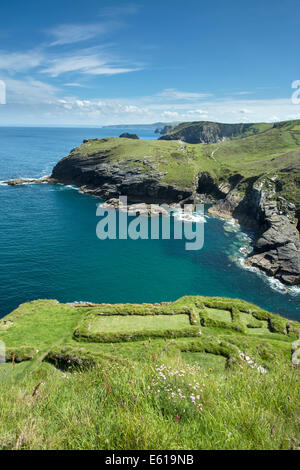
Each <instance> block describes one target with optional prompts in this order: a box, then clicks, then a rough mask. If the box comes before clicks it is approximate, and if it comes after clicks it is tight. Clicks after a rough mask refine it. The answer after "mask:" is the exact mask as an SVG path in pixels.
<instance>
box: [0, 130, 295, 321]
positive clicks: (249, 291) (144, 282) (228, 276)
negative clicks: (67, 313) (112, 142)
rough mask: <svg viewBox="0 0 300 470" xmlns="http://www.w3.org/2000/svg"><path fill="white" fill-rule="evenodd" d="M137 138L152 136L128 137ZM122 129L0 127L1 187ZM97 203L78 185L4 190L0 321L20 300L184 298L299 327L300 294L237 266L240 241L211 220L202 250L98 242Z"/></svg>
mask: <svg viewBox="0 0 300 470" xmlns="http://www.w3.org/2000/svg"><path fill="white" fill-rule="evenodd" d="M132 132H137V133H138V134H139V135H140V137H141V138H147V139H150V138H156V137H157V136H155V135H154V134H153V133H152V132H151V131H145V130H143V131H141V130H134V129H132ZM120 133H121V130H120V129H69V128H66V129H54V128H48V129H46V128H0V180H2V181H3V180H5V179H8V178H16V177H40V176H42V175H46V174H50V172H51V169H52V167H53V165H54V164H55V163H56V162H57V161H58V160H59V159H60V158H61V157H62V156H64V155H66V154H68V153H69V151H70V149H72V148H74V147H75V146H77V145H79V144H80V143H81V141H82V140H83V139H84V138H93V137H104V136H118V135H119V134H120ZM98 203H99V200H98V199H96V198H94V197H91V196H87V195H83V194H81V193H79V192H78V191H77V190H75V189H74V188H70V187H65V186H61V185H58V186H52V185H46V184H43V185H23V186H19V187H8V186H4V185H0V260H1V266H0V316H3V315H4V314H7V313H9V312H10V311H12V310H13V309H14V308H15V307H16V306H18V305H19V304H20V303H22V302H26V301H28V300H33V299H37V298H52V299H58V300H59V301H62V302H67V301H84V300H89V301H95V302H153V301H162V300H165V301H167V300H174V299H176V298H178V297H180V296H182V295H185V294H201V295H218V296H228V297H239V298H244V299H246V300H249V301H251V302H254V303H256V304H258V305H260V306H262V307H264V308H267V309H269V310H271V311H273V312H278V313H281V314H284V315H285V316H287V317H288V318H294V319H298V320H300V295H299V293H297V290H296V289H294V290H292V291H290V292H288V291H287V290H286V289H282V288H280V286H279V285H278V284H276V283H272V282H271V283H270V281H268V280H267V279H266V278H265V277H264V276H262V275H258V274H256V273H254V272H249V271H247V270H245V269H243V268H242V267H241V266H240V265H239V263H238V262H236V258H237V256H240V252H239V249H240V248H241V247H242V246H243V244H244V243H245V236H244V235H243V234H242V233H241V232H240V231H239V230H237V229H236V228H235V227H234V226H232V225H230V224H226V223H224V222H223V221H221V220H219V219H215V218H209V217H208V218H207V219H206V224H205V243H204V248H203V249H202V250H201V251H199V252H193V251H186V250H185V246H184V244H185V242H184V240H137V241H133V240H116V241H115V240H106V241H100V240H98V238H97V237H96V225H97V222H98V221H99V218H97V217H96V206H97V204H98Z"/></svg>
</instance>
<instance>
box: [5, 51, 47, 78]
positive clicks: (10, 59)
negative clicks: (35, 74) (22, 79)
mask: <svg viewBox="0 0 300 470" xmlns="http://www.w3.org/2000/svg"><path fill="white" fill-rule="evenodd" d="M42 62H43V54H42V53H41V52H37V51H28V52H12V53H7V52H5V51H0V70H5V71H6V72H8V73H16V72H26V71H27V70H30V69H33V68H36V67H38V66H39V65H40V64H41V63H42Z"/></svg>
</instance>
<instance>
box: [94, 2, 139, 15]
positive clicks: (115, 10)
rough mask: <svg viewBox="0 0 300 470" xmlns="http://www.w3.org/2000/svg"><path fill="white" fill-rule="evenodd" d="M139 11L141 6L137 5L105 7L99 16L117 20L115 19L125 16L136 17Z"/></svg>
mask: <svg viewBox="0 0 300 470" xmlns="http://www.w3.org/2000/svg"><path fill="white" fill-rule="evenodd" d="M139 9H140V6H139V5H137V4H135V3H131V4H128V5H122V6H121V5H119V6H112V7H105V8H102V9H101V11H100V13H99V16H102V17H108V18H115V17H119V16H125V15H134V14H135V13H137V12H138V10H139Z"/></svg>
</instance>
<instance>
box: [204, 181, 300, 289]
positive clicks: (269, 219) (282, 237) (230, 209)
mask: <svg viewBox="0 0 300 470" xmlns="http://www.w3.org/2000/svg"><path fill="white" fill-rule="evenodd" d="M279 197H280V196H279ZM279 202H281V207H279V204H278V195H277V193H276V178H267V177H262V178H259V179H258V180H257V181H255V182H254V183H253V184H251V183H250V182H249V187H248V188H247V191H246V193H242V192H239V191H238V190H236V189H235V190H233V191H230V192H229V193H228V195H227V196H226V198H225V199H223V200H221V201H220V202H218V203H217V204H215V205H214V206H212V207H211V208H210V209H209V212H210V213H211V214H212V215H217V216H220V217H223V218H231V217H234V218H235V219H237V220H238V221H239V222H240V223H241V224H242V225H243V226H248V227H251V228H252V229H254V230H255V234H256V237H255V242H254V246H253V251H252V253H250V255H249V257H248V258H247V259H246V264H248V265H249V266H253V267H255V268H258V269H260V270H261V271H263V272H264V273H266V274H268V275H270V276H273V277H275V278H276V279H279V280H280V281H281V282H283V283H285V284H288V285H298V284H300V239H299V232H298V230H297V227H296V222H297V219H296V217H295V216H296V213H295V205H294V204H292V203H288V202H287V201H285V200H283V198H281V200H279Z"/></svg>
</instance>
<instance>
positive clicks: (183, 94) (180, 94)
mask: <svg viewBox="0 0 300 470" xmlns="http://www.w3.org/2000/svg"><path fill="white" fill-rule="evenodd" d="M157 96H159V97H162V98H166V99H170V100H196V99H202V98H208V97H209V96H212V95H211V94H209V93H190V92H187V91H179V90H176V89H175V88H166V89H165V90H163V91H162V92H160V93H158V94H157Z"/></svg>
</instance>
